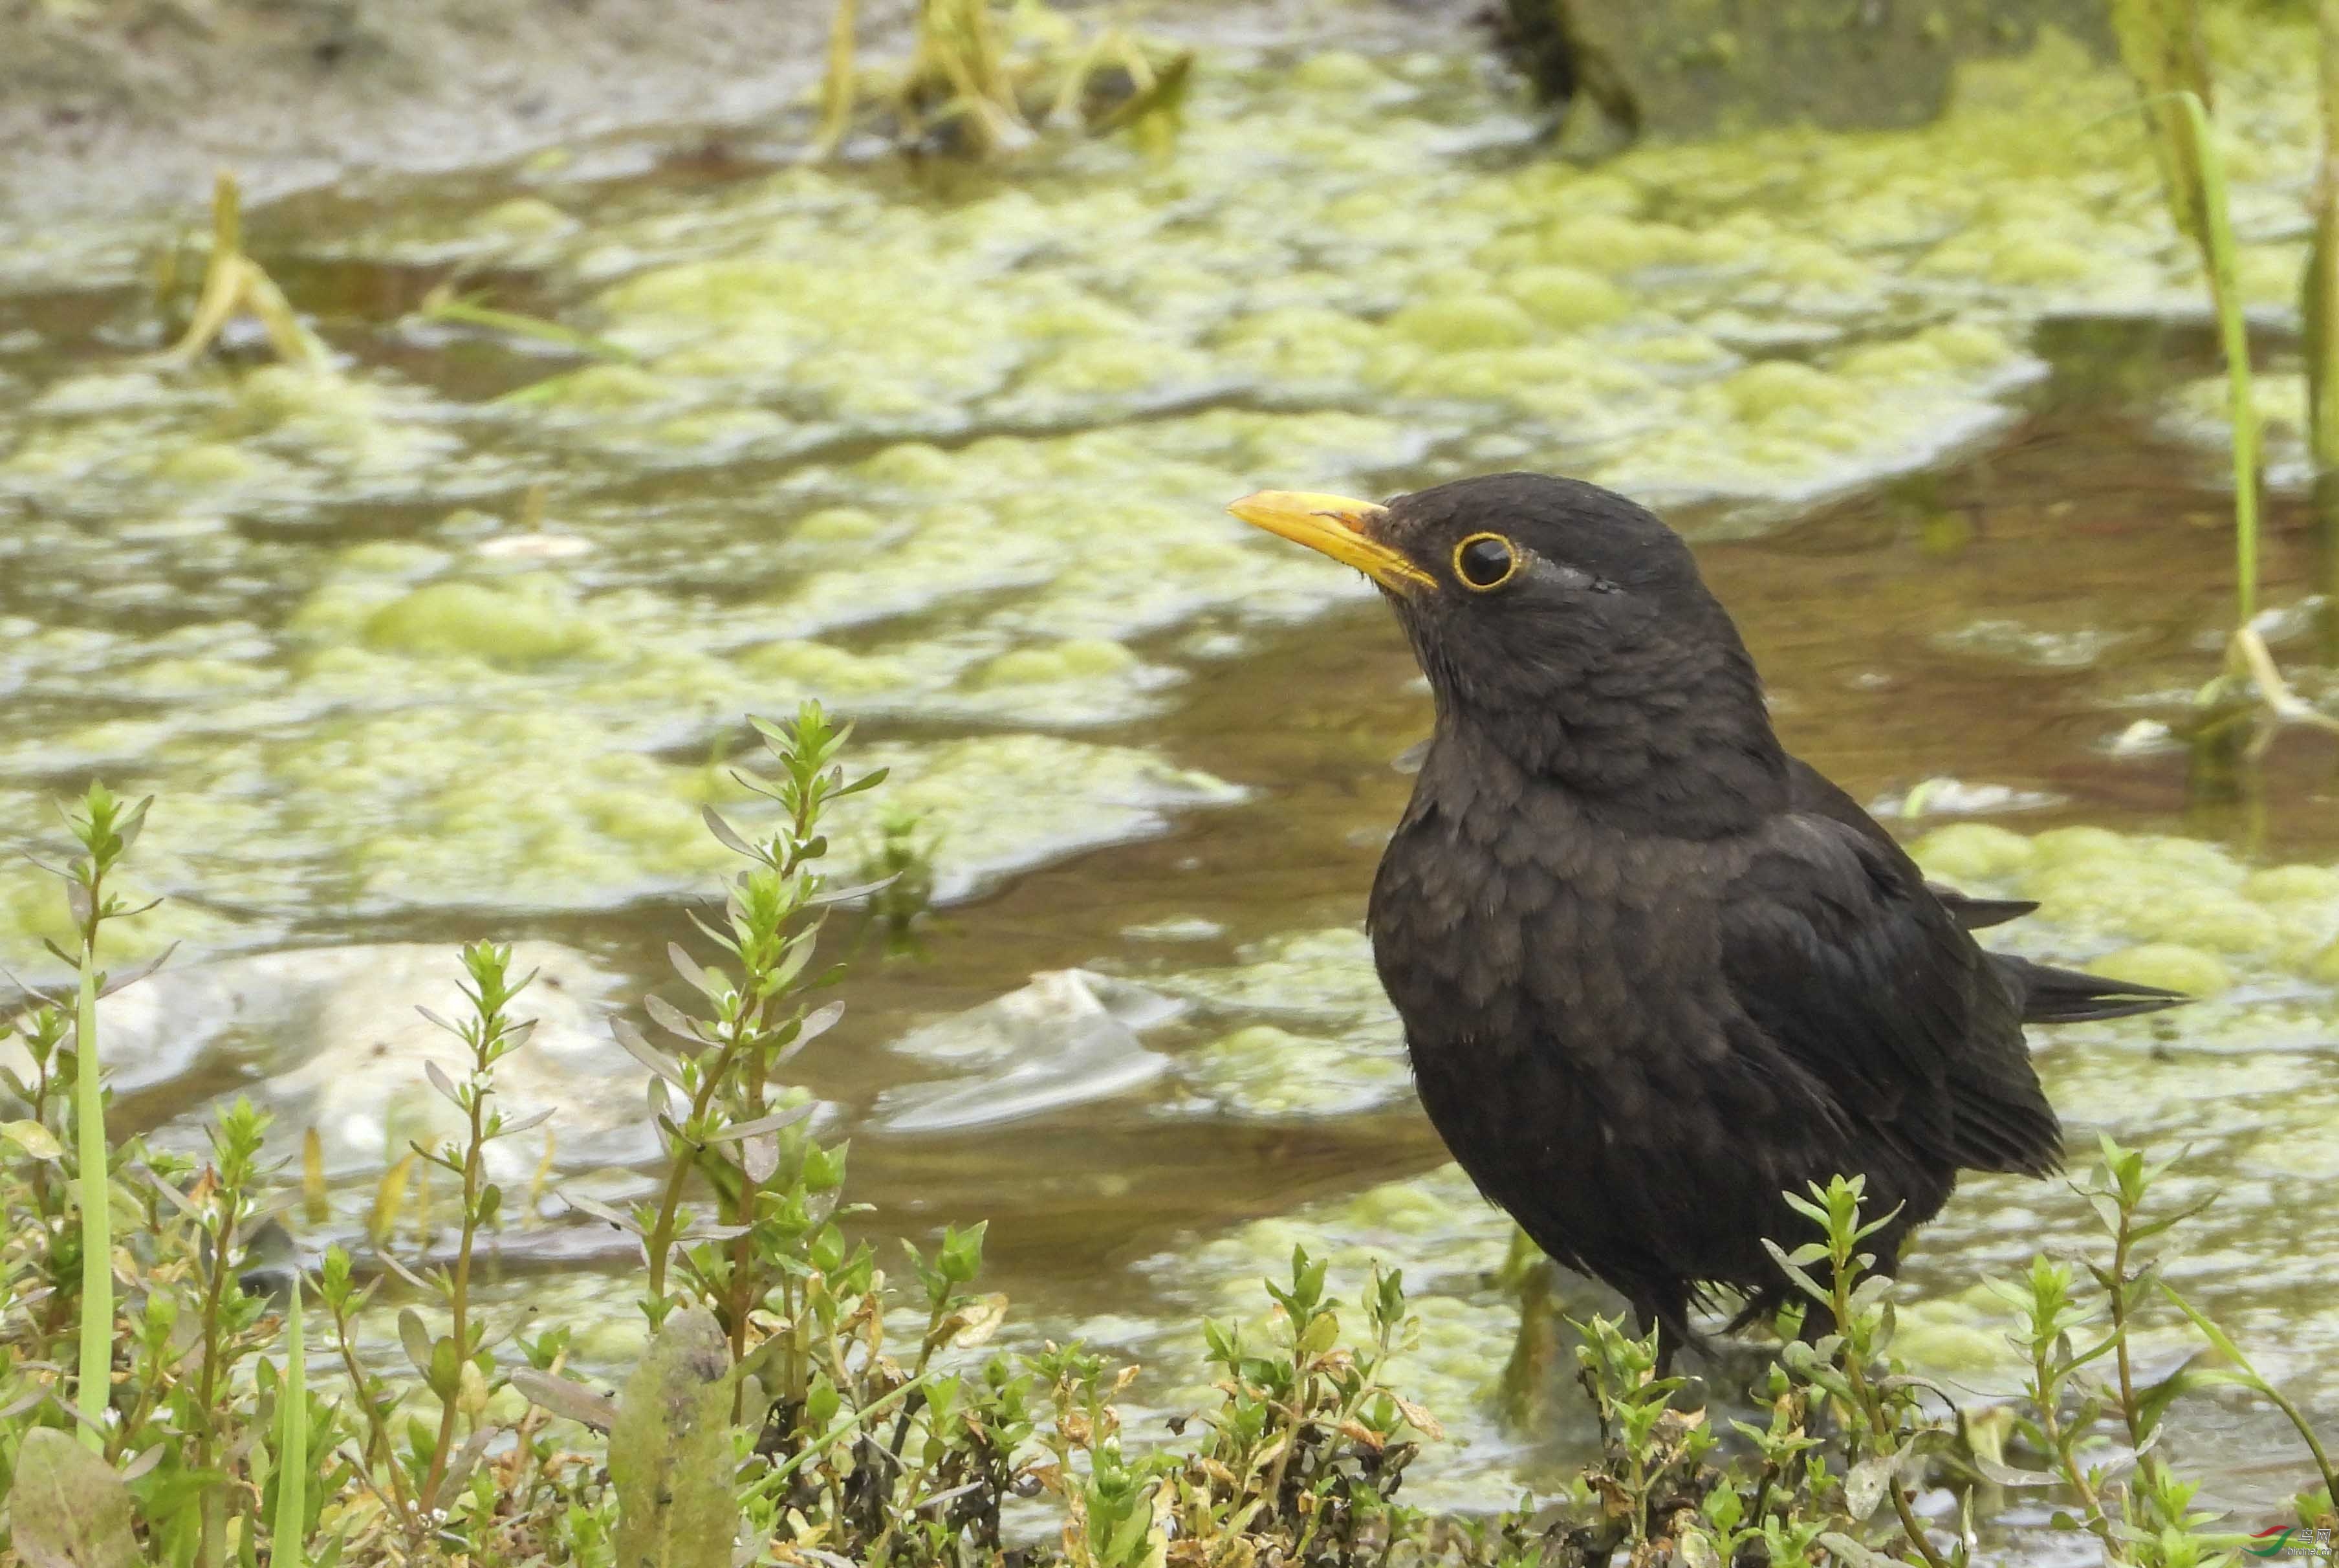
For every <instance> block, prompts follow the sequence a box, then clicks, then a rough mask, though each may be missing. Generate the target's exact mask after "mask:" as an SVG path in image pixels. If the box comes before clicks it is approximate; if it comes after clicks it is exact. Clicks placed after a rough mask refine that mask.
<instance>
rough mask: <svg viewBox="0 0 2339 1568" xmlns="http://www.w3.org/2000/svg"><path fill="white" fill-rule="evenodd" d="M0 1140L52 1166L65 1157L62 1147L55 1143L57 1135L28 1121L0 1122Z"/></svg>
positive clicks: (32, 1121)
mask: <svg viewBox="0 0 2339 1568" xmlns="http://www.w3.org/2000/svg"><path fill="white" fill-rule="evenodd" d="M0 1138H5V1139H7V1140H8V1141H9V1142H11V1143H13V1144H15V1146H16V1147H17V1148H19V1149H23V1150H24V1151H25V1153H26V1154H29V1155H31V1156H32V1157H33V1158H34V1159H41V1160H46V1161H48V1162H49V1163H51V1164H54V1163H55V1162H56V1161H58V1160H60V1159H64V1157H65V1150H64V1145H63V1144H61V1143H59V1142H58V1141H57V1135H56V1134H55V1133H54V1132H51V1131H50V1130H49V1129H47V1128H45V1127H43V1126H42V1125H41V1124H40V1123H39V1122H37V1121H34V1120H31V1119H26V1120H24V1121H10V1122H0Z"/></svg>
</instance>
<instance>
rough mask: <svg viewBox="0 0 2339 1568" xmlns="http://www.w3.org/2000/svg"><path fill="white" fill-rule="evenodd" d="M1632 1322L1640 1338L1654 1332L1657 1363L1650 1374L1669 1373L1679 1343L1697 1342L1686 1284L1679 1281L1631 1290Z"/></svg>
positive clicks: (1681, 1344) (1671, 1369)
mask: <svg viewBox="0 0 2339 1568" xmlns="http://www.w3.org/2000/svg"><path fill="white" fill-rule="evenodd" d="M1632 1302H1633V1327H1634V1328H1636V1329H1638V1330H1639V1331H1640V1334H1641V1336H1642V1337H1643V1338H1644V1339H1645V1338H1647V1337H1648V1336H1649V1335H1650V1334H1651V1333H1652V1332H1654V1333H1655V1335H1656V1336H1657V1364H1656V1367H1655V1369H1654V1372H1653V1376H1657V1377H1671V1376H1673V1357H1674V1356H1678V1355H1680V1354H1681V1349H1682V1346H1684V1345H1693V1344H1695V1343H1696V1340H1697V1336H1695V1335H1693V1334H1692V1333H1691V1332H1690V1328H1689V1288H1688V1287H1686V1286H1682V1285H1657V1286H1649V1287H1643V1288H1642V1289H1639V1290H1636V1291H1634V1292H1633V1296H1632Z"/></svg>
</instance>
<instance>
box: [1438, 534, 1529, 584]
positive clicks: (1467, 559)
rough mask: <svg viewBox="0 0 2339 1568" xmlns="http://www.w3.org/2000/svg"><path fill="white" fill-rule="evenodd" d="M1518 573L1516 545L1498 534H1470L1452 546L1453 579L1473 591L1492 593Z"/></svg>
mask: <svg viewBox="0 0 2339 1568" xmlns="http://www.w3.org/2000/svg"><path fill="white" fill-rule="evenodd" d="M1489 546H1492V548H1488V547H1489ZM1518 575H1519V551H1518V547H1517V546H1515V545H1514V544H1512V543H1511V541H1510V540H1508V539H1506V538H1505V537H1503V536H1502V535H1500V534H1472V535H1471V536H1470V537H1468V538H1466V539H1464V540H1463V541H1462V542H1461V543H1460V544H1458V545H1456V546H1455V547H1454V580H1455V581H1456V582H1458V583H1460V584H1461V585H1462V586H1463V587H1466V588H1468V589H1469V590H1470V591H1471V592H1472V593H1477V594H1488V593H1492V592H1494V591H1495V589H1496V588H1499V587H1502V586H1503V585H1504V584H1505V583H1507V582H1509V581H1510V580H1511V579H1512V578H1513V577H1516V576H1518Z"/></svg>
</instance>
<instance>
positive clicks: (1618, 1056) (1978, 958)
mask: <svg viewBox="0 0 2339 1568" xmlns="http://www.w3.org/2000/svg"><path fill="white" fill-rule="evenodd" d="M1231 510H1232V511H1233V512H1234V514H1235V515H1236V516H1237V517H1239V518H1242V519H1243V520H1244V521H1246V522H1248V523H1252V524H1255V525H1256V526H1258V527H1259V528H1265V529H1268V531H1270V532H1272V533H1276V534H1279V535H1281V536H1283V537H1286V538H1288V539H1292V540H1296V541H1297V542H1298V543H1300V544H1303V545H1307V546H1308V547H1311V548H1313V549H1317V550H1320V551H1322V552H1323V553H1324V554H1326V555H1327V556H1330V557H1332V558H1333V559H1335V560H1337V561H1342V562H1345V563H1347V565H1349V566H1352V567H1357V568H1358V569H1359V570H1361V571H1363V572H1364V573H1365V574H1366V575H1367V577H1371V578H1372V579H1373V581H1374V582H1375V583H1377V584H1378V585H1379V587H1380V588H1381V591H1382V593H1383V595H1384V596H1385V597H1387V599H1388V601H1389V603H1390V604H1391V605H1392V606H1394V607H1395V608H1396V616H1397V619H1398V621H1399V622H1400V623H1402V625H1403V626H1404V627H1405V632H1406V636H1407V637H1408V638H1409V639H1410V640H1411V642H1412V644H1413V653H1414V657H1415V658H1416V660H1417V661H1418V662H1419V664H1420V666H1421V668H1422V671H1423V673H1424V674H1425V675H1426V676H1428V678H1429V686H1430V690H1431V692H1432V694H1433V695H1434V697H1435V700H1436V726H1435V729H1434V731H1433V733H1432V735H1431V738H1430V741H1429V745H1428V747H1427V750H1426V753H1425V754H1424V757H1423V761H1422V765H1421V771H1420V774H1419V775H1418V777H1417V778H1416V782H1415V784H1414V792H1413V800H1412V803H1411V804H1409V805H1408V806H1407V807H1406V812H1405V815H1404V817H1403V818H1402V819H1401V820H1400V821H1399V822H1398V823H1397V827H1396V834H1395V836H1394V837H1393V838H1392V839H1391V840H1390V842H1389V845H1388V849H1387V852H1386V853H1384V854H1383V856H1382V857H1381V863H1380V871H1379V873H1378V874H1377V876H1376V877H1375V878H1374V881H1373V890H1372V901H1371V906H1370V915H1369V926H1370V930H1371V932H1372V943H1373V957H1374V961H1375V963H1376V965H1377V968H1378V970H1379V971H1380V980H1381V984H1382V985H1383V986H1384V987H1385V988H1386V989H1387V991H1388V995H1389V1000H1390V1001H1392V1002H1393V1003H1395V1004H1396V1011H1397V1013H1398V1015H1399V1016H1400V1017H1401V1018H1402V1019H1403V1020H1404V1021H1405V1035H1406V1050H1407V1052H1408V1054H1409V1055H1410V1056H1411V1058H1412V1061H1413V1071H1414V1079H1415V1082H1416V1085H1417V1086H1418V1088H1419V1090H1420V1094H1421V1101H1422V1105H1423V1106H1424V1108H1425V1109H1426V1110H1427V1111H1428V1113H1429V1118H1430V1120H1431V1121H1432V1122H1433V1123H1435V1124H1436V1128H1437V1130H1438V1133H1439V1135H1440V1136H1441V1137H1443V1138H1444V1139H1445V1140H1446V1147H1447V1148H1448V1149H1450V1150H1452V1152H1453V1154H1454V1157H1455V1159H1456V1160H1457V1161H1459V1162H1460V1164H1461V1166H1462V1168H1463V1169H1465V1170H1466V1171H1467V1172H1469V1174H1470V1177H1471V1178H1472V1179H1473V1180H1474V1181H1475V1182H1476V1183H1477V1186H1478V1188H1479V1190H1480V1191H1481V1192H1482V1193H1484V1194H1485V1196H1486V1197H1487V1198H1490V1199H1492V1200H1493V1201H1494V1202H1495V1203H1496V1204H1498V1205H1500V1206H1501V1207H1502V1208H1505V1209H1506V1210H1508V1211H1509V1213H1510V1214H1511V1216H1512V1217H1513V1218H1515V1219H1516V1220H1517V1221H1518V1222H1519V1224H1520V1225H1521V1226H1522V1227H1523V1228H1525V1231H1526V1233H1527V1234H1528V1235H1529V1236H1530V1237H1532V1238H1534V1239H1535V1243H1536V1244H1537V1245H1538V1246H1540V1247H1542V1248H1543V1249H1544V1250H1545V1252H1547V1253H1549V1254H1550V1255H1551V1256H1552V1257H1554V1258H1556V1259H1558V1260H1559V1261H1560V1262H1561V1263H1562V1264H1564V1265H1565V1266H1567V1267H1571V1268H1574V1269H1575V1270H1577V1271H1578V1272H1580V1273H1584V1274H1588V1275H1591V1276H1593V1277H1595V1278H1598V1279H1601V1280H1603V1281H1605V1282H1606V1283H1607V1284H1608V1285H1610V1286H1611V1287H1614V1288H1615V1289H1616V1290H1617V1291H1619V1292H1620V1293H1622V1294H1623V1297H1625V1298H1626V1299H1627V1300H1628V1301H1629V1302H1630V1303H1631V1304H1632V1307H1633V1312H1634V1314H1635V1316H1636V1317H1637V1318H1638V1319H1639V1322H1640V1326H1641V1329H1642V1332H1643V1333H1646V1332H1648V1331H1649V1329H1650V1328H1651V1327H1652V1326H1654V1327H1656V1328H1657V1329H1658V1330H1659V1332H1660V1340H1661V1345H1662V1346H1663V1355H1664V1357H1665V1361H1666V1363H1667V1364H1668V1365H1669V1364H1670V1363H1671V1360H1672V1358H1673V1352H1674V1351H1676V1350H1677V1349H1678V1348H1679V1347H1681V1346H1683V1345H1685V1344H1693V1343H1696V1340H1695V1337H1694V1336H1693V1331H1692V1328H1691V1325H1690V1319H1689V1312H1690V1308H1691V1307H1692V1306H1693V1305H1707V1304H1710V1300H1711V1293H1712V1289H1713V1287H1730V1288H1731V1289H1733V1290H1735V1291H1736V1292H1738V1293H1740V1294H1741V1296H1742V1297H1743V1299H1744V1301H1745V1303H1746V1307H1745V1310H1744V1311H1743V1312H1742V1314H1741V1315H1740V1317H1738V1319H1737V1320H1736V1321H1735V1322H1733V1323H1732V1328H1736V1327H1739V1326H1742V1325H1744V1324H1746V1323H1748V1322H1752V1321H1754V1320H1756V1319H1758V1318H1759V1317H1763V1316H1767V1315H1768V1314H1770V1313H1772V1312H1773V1311H1774V1310H1775V1309H1776V1308H1777V1307H1779V1306H1780V1305H1781V1304H1782V1303H1784V1302H1785V1301H1787V1300H1789V1299H1792V1298H1794V1297H1795V1293H1794V1292H1793V1290H1792V1289H1791V1287H1790V1285H1789V1282H1788V1281H1787V1279H1786V1278H1785V1277H1784V1275H1783V1274H1782V1272H1781V1270H1780V1268H1779V1267H1778V1266H1777V1265H1776V1264H1775V1263H1774V1262H1773V1261H1772V1257H1771V1256H1770V1254H1769V1253H1768V1252H1767V1251H1766V1250H1765V1248H1764V1247H1763V1245H1762V1243H1763V1240H1764V1239H1765V1238H1770V1239H1772V1240H1773V1241H1776V1242H1778V1243H1779V1244H1781V1246H1783V1247H1788V1248H1790V1249H1791V1248H1792V1247H1795V1246H1798V1245H1800V1244H1801V1243H1802V1242H1804V1241H1808V1240H1811V1239H1812V1238H1813V1237H1812V1234H1811V1222H1810V1221H1809V1220H1808V1219H1807V1218H1801V1217H1800V1216H1798V1215H1796V1214H1795V1213H1794V1211H1793V1210H1791V1208H1788V1207H1787V1205H1786V1204H1785V1202H1784V1201H1783V1199H1782V1197H1781V1195H1782V1193H1785V1192H1788V1191H1793V1192H1795V1193H1797V1194H1799V1195H1800V1194H1801V1192H1802V1191H1803V1190H1804V1188H1805V1187H1806V1184H1808V1183H1811V1182H1814V1181H1818V1182H1824V1181H1826V1180H1827V1178H1829V1177H1831V1176H1832V1175H1838V1174H1841V1175H1846V1176H1850V1175H1855V1174H1856V1175H1859V1176H1860V1177H1863V1178H1866V1182H1867V1198H1866V1210H1867V1213H1868V1214H1869V1216H1870V1218H1875V1217H1880V1216H1882V1215H1884V1214H1886V1213H1887V1212H1888V1211H1889V1212H1890V1213H1891V1215H1892V1218H1891V1219H1890V1222H1889V1223H1887V1224H1886V1226H1885V1227H1884V1228H1882V1229H1881V1230H1880V1231H1879V1232H1878V1233H1877V1234H1876V1235H1875V1236H1874V1237H1873V1238H1870V1241H1869V1242H1868V1243H1867V1244H1866V1245H1868V1246H1870V1247H1873V1249H1874V1251H1875V1255H1876V1267H1877V1268H1878V1269H1880V1270H1881V1271H1884V1272H1888V1273H1889V1272H1890V1271H1891V1270H1892V1269H1893V1268H1894V1267H1896V1265H1897V1263H1898V1260H1899V1256H1900V1247H1901V1244H1902V1242H1903V1241H1904V1240H1905V1239H1906V1238H1907V1236H1908V1234H1909V1232H1910V1229H1911V1228H1913V1227H1915V1226H1917V1225H1920V1224H1921V1223H1923V1222H1924V1221H1925V1220H1928V1219H1929V1218H1932V1217H1933V1216H1934V1215H1935V1214H1936V1213H1938V1212H1939V1210H1940V1208H1941V1205H1942V1204H1943V1202H1945V1201H1946V1200H1947V1199H1948V1198H1949V1192H1950V1189H1951V1188H1953V1187H1954V1186H1955V1185H1956V1183H1957V1178H1958V1173H1959V1171H1960V1170H1999V1171H2016V1172H2020V1173H2022V1174H2025V1175H2028V1176H2044V1175H2046V1174H2048V1173H2049V1172H2051V1171H2053V1170H2054V1169H2056V1167H2057V1164H2058V1159H2059V1156H2060V1152H2061V1131H2060V1129H2059V1127H2058V1124H2057V1121H2056V1119H2055V1112H2054V1109H2053V1108H2052V1107H2050V1106H2049V1105H2048V1101H2047V1097H2046V1095H2045V1093H2044V1092H2043V1091H2042V1090H2040V1088H2039V1086H2038V1074H2037V1073H2036V1072H2035V1071H2034V1070H2032V1068H2031V1064H2030V1056H2029V1052H2028V1050H2027V1048H2026V1047H2025V1045H2024V1043H2023V1037H2022V1026H2023V1025H2024V1024H2025V1023H2029V1022H2038V1023H2059V1022H2065V1021H2073V1020H2078V1019H2097V1018H2117V1017H2122V1016H2125V1015H2127V1014H2131V1013H2138V1012H2148V1011H2154V1010H2156V1009H2159V1008H2163V1007H2168V1006H2172V1005H2174V1004H2175V1003H2176V1002H2177V1001H2182V1000H2184V999H2183V998H2182V997H2180V996H2179V995H2177V994H2176V993H2175V992H2172V991H2161V990H2157V989H2156V988H2154V987H2150V986H2144V985H2131V984H2127V983H2123V982H2121V981H2112V980H2107V979H2104V978H2102V977H2100V976H2097V975H2088V974H2080V973H2077V972H2074V971H2068V970H2060V969H2051V968H2048V967H2046V966H2044V965H2041V964H2036V963H2032V962H2028V961H2027V960H2024V959H2020V958H2016V957H2013V956H2010V955H2008V954H2004V953H1995V952H1984V951H1983V950H1982V949H1981V948H1980V947H1979V945H1978V944H1977V943H1976V942H1975V941H1974V939H1973V937H1972V936H1971V934H1969V933H1970V932H1972V931H1973V930H1975V929H1977V928H1979V927H1983V926H1987V925H1991V924H1995V923H1997V922H2000V921H2003V920H2008V919H2011V918H2013V917H2015V916H2017V915H2019V914H2023V913H2027V912H2029V910H2030V909H2032V908H2033V907H2035V906H2033V905H2031V904H2028V903H2022V902H2012V901H1989V900H1980V899H1969V898H1966V897H1964V896H1963V895H1961V894H1959V893H1958V892H1954V891H1952V890H1949V889H1947V888H1942V887H1938V886H1933V885H1929V884H1928V883H1927V882H1926V881H1925V878H1924V876H1923V874H1922V873H1920V871H1919V870H1918V868H1917V866H1916V864H1915V863H1914V862H1912V861H1911V860H1910V858H1909V857H1908V855H1907V854H1905V853H1902V851H1901V850H1900V846H1899V845H1898V844H1896V843H1894V842H1893V840H1892V838H1891V837H1890V835H1889V834H1888V833H1885V831H1884V830H1883V829H1882V828H1880V827H1879V826H1878V825H1877V824H1876V823H1875V822H1874V821H1873V820H1871V819H1870V817H1869V815H1868V814H1867V813H1866V812H1864V811H1862V810H1861V809H1860V806H1859V805H1858V804H1856V803H1854V802H1853V800H1852V799H1851V797H1850V795H1847V794H1844V792H1843V791H1841V789H1838V788H1837V787H1836V786H1835V785H1834V784H1831V783H1829V782H1828V781H1827V780H1826V779H1825V778H1823V777H1821V775H1820V774H1819V773H1818V772H1816V771H1815V770H1813V769H1812V768H1811V767H1810V766H1808V765H1807V764H1803V763H1801V762H1800V761H1798V760H1797V759H1795V758H1794V757H1792V756H1790V755H1789V754H1787V753H1786V751H1785V750H1784V749H1783V748H1782V747H1781V745H1780V744H1779V739H1778V736H1777V735H1775V734H1773V733H1772V727H1771V718H1770V715H1769V713H1768V712H1767V710H1766V709H1765V707H1764V704H1763V699H1762V683H1761V680H1760V678H1759V677H1758V676H1756V674H1755V671H1754V664H1753V661H1752V659H1751V658H1750V657H1749V656H1747V652H1746V648H1745V645H1744V644H1743V643H1742V642H1741V641H1740V639H1739V636H1738V629H1737V627H1736V626H1734V625H1733V624H1732V621H1731V619H1730V616H1729V615H1728V613H1727V612H1726V611H1724V610H1723V609H1722V605H1721V604H1720V602H1719V601H1717V600H1716V599H1715V598H1714V597H1713V596H1712V594H1711V593H1710V592H1708V591H1707V589H1706V587H1705V585H1704V583H1703V582H1702V580H1700V578H1699V577H1698V571H1697V566H1696V563H1695V561H1694V560H1693V559H1692V557H1691V556H1690V552H1689V548H1688V547H1687V546H1685V545H1684V544H1683V542H1682V540H1681V538H1680V537H1679V536H1678V535H1676V534H1674V533H1673V530H1672V529H1671V528H1667V527H1666V526H1665V525H1664V523H1663V522H1662V521H1660V520H1659V519H1658V518H1656V517H1655V516H1653V514H1651V513H1650V512H1648V511H1646V510H1644V509H1643V508H1641V507H1639V506H1636V505H1634V504H1633V502H1631V501H1629V500H1627V499H1625V498H1623V497H1622V496H1618V495H1615V494H1613V493H1611V492H1609V491H1607V490H1604V489H1601V488H1599V487H1597V486H1594V485H1589V484H1584V483H1581V482H1579V481H1576V480H1572V479H1564V478H1547V477H1545V476H1544V475H1540V474H1525V473H1516V474H1496V475H1491V476H1488V477H1485V478H1473V479H1463V480H1459V481H1456V482H1455V483H1452V484H1446V485H1439V486H1437V487H1436V488H1432V489H1426V490H1421V491H1418V492H1416V493H1415V494H1412V495H1406V496H1399V497H1397V498H1395V499H1394V500H1391V501H1389V502H1388V503H1387V505H1384V506H1376V505H1373V504H1372V503H1370V502H1367V501H1355V500H1348V499H1345V498H1341V497H1337V496H1323V495H1307V494H1298V493H1293V492H1284V491H1266V492H1262V493H1260V494H1258V495H1255V496H1251V497H1248V498H1246V499H1243V500H1240V501H1238V502H1236V503H1235V504H1234V506H1233V507H1232V508H1231Z"/></svg>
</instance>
